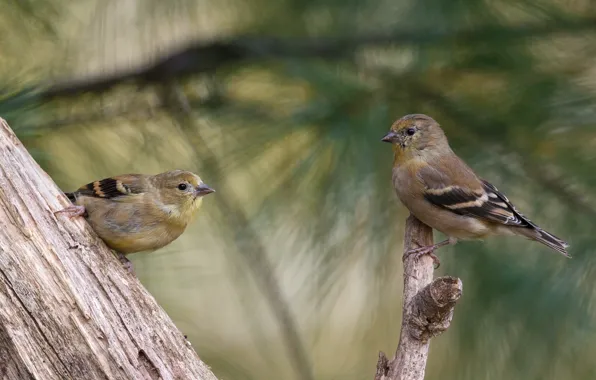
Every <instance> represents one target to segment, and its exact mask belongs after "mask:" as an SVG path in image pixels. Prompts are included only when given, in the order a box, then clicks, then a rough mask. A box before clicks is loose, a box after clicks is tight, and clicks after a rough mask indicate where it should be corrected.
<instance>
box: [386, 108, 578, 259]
mask: <svg viewBox="0 0 596 380" xmlns="http://www.w3.org/2000/svg"><path fill="white" fill-rule="evenodd" d="M383 141H385V142H389V143H392V144H393V150H394V162H393V185H394V187H395V191H396V193H397V196H398V197H399V199H400V200H401V202H402V203H403V204H404V205H405V206H406V207H407V208H408V209H409V210H410V212H411V213H412V214H413V215H414V216H416V217H417V218H418V219H419V220H420V221H422V222H423V223H425V224H427V225H428V226H430V227H432V228H434V229H436V230H438V231H441V232H443V233H444V234H446V235H447V236H449V238H450V239H449V240H447V241H445V242H441V243H438V244H435V245H433V246H430V247H422V248H421V249H419V250H417V252H416V253H418V254H428V253H432V251H433V250H434V249H436V248H438V247H440V246H442V245H446V244H454V243H455V242H456V241H457V239H482V238H485V237H487V236H491V235H520V236H524V237H527V238H529V239H532V240H535V241H538V242H540V243H542V244H544V245H546V246H548V247H549V248H552V249H554V250H556V251H557V252H559V253H562V254H563V255H565V256H568V253H567V251H566V248H567V247H568V245H567V243H565V242H564V241H562V240H561V239H559V238H557V237H556V236H554V235H552V234H550V233H548V232H546V231H544V230H542V229H541V228H540V227H538V226H537V225H536V224H534V223H532V222H531V221H530V220H529V219H528V218H526V217H525V216H523V215H522V214H521V213H520V212H519V211H517V209H516V208H515V207H514V206H513V204H511V202H509V200H508V199H507V197H505V195H504V194H502V193H501V192H499V191H498V190H497V188H495V187H494V186H493V185H491V184H490V183H489V182H487V181H485V180H483V179H480V178H478V177H477V176H476V174H475V173H474V172H473V171H472V169H470V167H468V165H466V163H465V162H463V161H462V160H461V159H460V158H459V157H458V156H457V155H456V154H455V153H454V152H453V151H452V150H451V148H450V147H449V143H448V141H447V137H446V136H445V133H444V132H443V130H442V129H441V128H440V126H439V124H438V123H437V122H436V121H435V120H433V119H432V118H431V117H429V116H426V115H422V114H413V115H406V116H404V117H402V118H401V119H399V120H397V121H396V122H395V123H394V124H393V125H392V126H391V130H390V131H389V133H388V134H387V135H386V136H385V137H384V138H383Z"/></svg>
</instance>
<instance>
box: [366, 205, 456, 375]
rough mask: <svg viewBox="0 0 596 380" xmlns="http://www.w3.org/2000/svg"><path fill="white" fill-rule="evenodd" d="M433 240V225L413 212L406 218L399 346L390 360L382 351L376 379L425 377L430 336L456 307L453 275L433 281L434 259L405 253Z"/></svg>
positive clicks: (447, 321) (443, 326) (438, 331)
mask: <svg viewBox="0 0 596 380" xmlns="http://www.w3.org/2000/svg"><path fill="white" fill-rule="evenodd" d="M432 243H433V232H432V229H431V228H430V227H428V226H427V225H425V224H423V223H422V222H420V221H419V220H418V219H416V218H415V217H414V216H413V215H410V216H409V217H408V220H407V221H406V237H405V241H404V245H405V247H404V305H403V317H402V325H401V333H400V338H399V345H398V347H397V351H396V353H395V356H394V357H393V359H391V360H387V357H386V356H385V354H383V353H382V352H381V353H379V360H378V362H377V372H376V375H375V380H423V379H424V372H425V368H426V361H427V358H428V349H429V345H430V339H431V338H433V337H435V336H437V335H439V334H441V333H442V332H443V331H445V330H447V328H448V327H449V325H450V323H451V318H452V317H453V308H454V307H455V303H456V302H457V300H459V298H460V297H461V294H462V288H463V285H462V282H461V280H460V279H458V278H454V277H439V278H437V279H435V280H434V281H433V280H432V277H433V261H432V259H431V258H430V257H428V256H423V257H421V258H420V259H416V258H414V257H413V256H412V255H406V254H405V253H406V252H408V251H409V250H410V249H413V248H417V247H420V246H424V245H431V244H432Z"/></svg>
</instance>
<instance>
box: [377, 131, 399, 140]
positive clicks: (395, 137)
mask: <svg viewBox="0 0 596 380" xmlns="http://www.w3.org/2000/svg"><path fill="white" fill-rule="evenodd" d="M398 137H399V136H398V135H397V134H396V133H395V132H393V131H389V133H387V134H386V135H385V137H383V138H382V139H381V141H384V142H388V143H394V142H397V140H398Z"/></svg>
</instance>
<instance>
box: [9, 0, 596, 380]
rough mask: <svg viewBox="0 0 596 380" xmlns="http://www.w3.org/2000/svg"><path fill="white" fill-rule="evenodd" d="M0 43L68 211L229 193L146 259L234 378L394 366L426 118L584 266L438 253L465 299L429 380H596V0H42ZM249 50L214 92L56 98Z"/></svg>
mask: <svg viewBox="0 0 596 380" xmlns="http://www.w3.org/2000/svg"><path fill="white" fill-rule="evenodd" d="M0 35H1V36H2V38H0V51H2V54H1V55H0V79H1V80H0V83H1V87H0V116H1V117H4V118H6V119H7V120H8V121H9V123H10V125H11V126H12V127H13V128H14V129H15V130H16V132H17V133H18V135H19V137H20V138H21V139H22V140H23V141H24V142H25V144H26V145H27V146H28V148H29V149H30V151H31V152H32V154H34V156H35V157H36V158H37V159H38V161H39V162H41V163H42V165H43V166H44V168H45V169H46V170H48V171H49V173H50V174H51V175H52V176H53V177H54V178H55V180H56V181H57V183H58V184H59V185H61V186H63V187H64V189H65V190H72V189H73V188H74V187H77V186H79V185H81V184H83V183H87V182H89V181H90V180H93V179H97V178H101V177H105V176H108V175H113V174H121V173H126V172H139V171H143V172H159V171H162V170H167V169H171V168H174V167H180V168H184V169H190V170H196V171H197V172H198V173H199V174H200V175H201V177H203V178H204V179H205V181H206V182H207V183H208V184H209V185H211V186H213V187H214V188H215V189H216V190H217V191H218V192H217V193H216V194H215V195H213V196H212V197H213V198H210V199H206V202H205V205H206V206H205V208H204V210H203V212H202V214H201V215H200V216H199V218H198V219H199V220H198V221H197V222H196V223H195V225H193V227H192V228H191V229H189V231H188V232H187V233H186V234H185V235H184V236H183V237H182V238H181V239H180V240H179V241H177V242H176V243H174V244H173V245H171V246H169V247H167V248H165V249H164V250H162V251H160V252H156V253H153V254H151V255H144V254H138V255H135V256H133V258H132V259H133V261H134V264H135V266H136V268H137V269H136V270H137V272H138V273H139V277H140V279H141V280H142V281H143V283H144V284H146V285H147V287H148V288H149V289H150V291H151V292H152V293H153V294H154V295H155V296H156V297H157V298H158V300H159V301H160V303H161V304H162V305H163V306H164V308H165V309H166V310H167V311H168V312H169V313H170V315H171V316H172V317H173V318H174V320H175V321H176V323H177V324H178V326H179V327H180V328H181V330H182V331H183V332H184V333H185V334H187V335H188V336H189V338H190V339H191V341H192V342H193V344H194V346H195V348H196V349H197V351H198V352H199V354H200V356H201V358H202V359H203V360H205V361H206V362H207V363H208V364H209V365H211V366H212V367H213V369H214V371H215V372H216V374H217V375H218V376H221V378H226V379H264V378H284V379H290V378H301V379H304V378H308V377H312V378H316V379H322V380H324V379H340V378H341V379H372V377H373V375H374V367H375V363H376V357H377V352H378V351H379V350H383V351H385V352H392V351H393V350H394V349H395V347H396V345H397V339H398V334H399V325H400V315H401V304H400V292H401V257H400V255H401V247H402V245H401V244H402V242H401V239H402V235H403V224H404V220H405V217H406V216H407V214H406V212H405V211H404V210H403V208H402V207H401V206H400V205H399V204H398V202H397V199H396V197H395V195H394V194H393V190H392V186H391V181H390V177H391V164H392V153H391V149H390V147H389V146H388V145H387V144H383V143H381V142H380V139H381V137H382V136H383V135H384V133H385V132H386V131H387V129H388V128H389V126H390V124H391V123H392V121H393V120H394V119H396V118H398V117H401V116H403V115H405V114H409V113H426V114H429V115H431V116H433V117H434V118H435V119H436V120H438V121H439V122H440V123H441V125H442V126H443V127H444V129H445V131H446V133H447V136H448V137H449V139H450V142H451V144H452V147H453V148H454V150H455V151H456V152H457V153H458V154H459V155H460V156H462V157H463V158H464V159H465V160H466V161H467V162H468V163H470V165H471V166H472V167H473V168H474V169H475V170H476V171H477V172H478V173H479V174H480V175H481V176H482V177H484V178H486V179H488V180H490V181H491V182H493V183H494V184H495V185H496V186H497V187H498V188H499V189H500V190H502V191H503V192H505V193H506V194H508V196H509V198H510V199H511V200H512V201H513V202H514V203H515V204H516V206H517V207H518V208H519V209H520V210H522V212H523V213H524V214H526V215H528V216H529V217H530V218H531V219H532V220H533V221H535V222H536V223H538V224H540V225H541V226H542V227H544V228H545V229H547V230H549V231H552V232H553V233H554V234H556V235H557V236H560V237H562V238H565V240H567V241H568V242H569V243H570V244H571V248H570V253H571V255H572V256H573V259H571V260H568V259H565V258H563V257H562V256H559V255H555V254H553V253H552V252H550V251H548V250H547V249H545V248H543V247H542V246H540V245H538V244H534V243H531V242H529V241H524V240H522V239H519V238H511V239H508V238H504V239H493V240H490V241H488V242H486V243H480V242H462V243H459V244H457V245H456V246H454V247H450V248H448V249H445V250H443V251H441V252H440V254H439V256H440V257H441V260H442V264H443V265H442V266H441V268H440V269H439V270H438V273H437V274H449V275H453V276H458V277H460V278H461V279H462V280H463V283H464V295H463V297H462V300H461V303H460V304H459V305H458V306H457V309H456V312H455V317H454V321H453V325H452V327H451V329H450V330H448V331H447V333H445V334H444V335H442V336H440V337H439V338H437V339H435V340H434V341H433V345H432V349H431V354H430V359H429V364H428V369H427V379H429V380H432V379H460V380H477V379H486V380H497V379H520V380H522V379H523V380H529V379H541V380H554V379H593V378H594V377H595V376H596V369H595V367H594V363H593V359H592V358H593V356H594V354H595V353H596V345H595V343H594V342H595V341H596V340H595V339H594V337H595V327H596V326H595V323H596V320H595V319H594V315H596V314H595V312H596V310H595V309H594V301H595V300H596V295H595V294H594V290H593V289H595V288H596V287H595V286H594V281H595V280H594V279H595V278H596V276H595V275H596V267H595V263H596V261H595V259H594V255H593V253H594V252H593V251H594V249H593V248H592V247H594V246H595V245H596V239H595V238H594V234H593V229H594V227H595V224H594V218H596V199H594V195H593V194H594V190H595V189H596V160H595V159H594V158H595V153H594V152H596V129H595V128H596V112H595V111H594V110H595V109H596V98H595V95H594V90H595V89H596V79H595V75H596V73H595V72H594V69H593V67H594V64H595V59H596V55H595V51H594V49H595V48H594V47H595V46H596V9H595V8H594V5H593V4H592V3H591V2H590V1H587V0H586V1H574V2H571V1H564V0H539V1H528V0H499V1H485V0H459V1H444V0H412V1H402V0H400V1H386V0H369V1H366V2H365V1H354V0H341V1H340V0H317V1H309V0H250V1H235V0H227V1H217V2H207V1H197V2H195V1H188V0H185V1H182V0H178V1H169V2H164V1H140V0H139V1H136V2H135V1H129V2H119V1H116V0H113V1H106V0H103V1H96V2H86V3H85V4H77V5H74V4H72V3H71V2H67V1H62V0H52V1H33V0H29V1H14V2H5V3H4V4H2V5H0ZM246 36H251V38H253V39H254V40H251V41H254V43H252V45H250V46H251V49H252V50H251V49H249V50H250V54H252V55H251V56H250V59H246V60H233V59H232V60H230V61H225V62H223V61H222V62H220V61H218V59H219V58H217V57H215V58H213V57H211V58H213V59H215V60H214V62H215V63H214V68H215V70H208V71H202V70H201V71H200V72H193V73H191V75H184V76H178V75H177V74H176V73H174V75H173V77H167V76H164V77H158V78H157V80H154V81H150V82H147V81H144V80H133V81H127V82H125V83H119V84H117V85H115V86H112V87H110V88H108V89H105V90H104V89H102V90H101V91H99V90H97V89H95V90H94V91H91V92H87V93H76V94H68V93H67V94H66V95H64V96H60V97H54V96H47V93H46V92H44V91H46V90H47V89H48V88H50V87H49V86H50V85H51V84H53V83H61V84H64V83H70V82H71V81H74V80H85V79H86V78H90V77H98V76H99V77H101V76H108V75H119V73H123V72H128V71H130V70H138V69H139V67H143V65H145V64H149V63H151V62H155V60H157V59H158V58H159V57H162V56H164V55H165V54H168V53H169V52H171V51H175V49H178V48H180V47H184V46H185V45H186V43H187V42H189V41H213V40H217V39H221V40H225V41H230V40H231V41H235V38H240V37H242V38H245V37H246ZM265 37H267V38H271V37H274V38H278V40H276V41H277V42H276V43H279V44H280V45H279V46H281V47H282V48H278V47H275V46H278V45H274V44H271V43H270V42H271V41H270V40H269V39H265ZM242 46H245V45H242ZM272 46H274V47H275V49H277V50H275V51H276V52H277V53H276V54H261V55H259V54H260V53H259V52H261V53H262V52H267V51H270V50H268V49H274V48H273V47H272ZM222 54H223V53H222ZM205 57H207V56H206V55H203V56H201V55H199V56H198V58H197V59H198V61H200V60H201V59H203V61H200V62H203V63H204V62H205V60H206V59H211V58H205ZM216 58H217V59H216ZM197 66H198V64H196V62H195V63H193V64H192V65H190V67H191V70H190V71H193V70H194V69H193V68H196V67H197ZM437 238H438V237H437ZM311 373H312V375H311Z"/></svg>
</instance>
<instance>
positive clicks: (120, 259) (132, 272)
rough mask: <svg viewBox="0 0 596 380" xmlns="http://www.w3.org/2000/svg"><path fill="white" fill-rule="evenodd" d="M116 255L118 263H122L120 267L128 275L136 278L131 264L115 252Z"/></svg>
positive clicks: (121, 254) (122, 255) (123, 256)
mask: <svg viewBox="0 0 596 380" xmlns="http://www.w3.org/2000/svg"><path fill="white" fill-rule="evenodd" d="M116 255H117V256H118V260H119V261H120V263H122V266H123V267H124V268H125V269H126V270H127V271H128V273H130V274H132V275H133V276H136V275H135V270H134V268H133V266H132V262H131V261H130V260H129V259H127V258H126V256H125V255H124V253H122V252H116Z"/></svg>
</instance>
